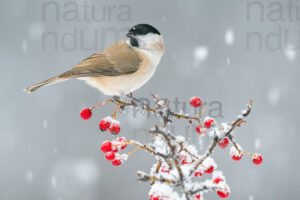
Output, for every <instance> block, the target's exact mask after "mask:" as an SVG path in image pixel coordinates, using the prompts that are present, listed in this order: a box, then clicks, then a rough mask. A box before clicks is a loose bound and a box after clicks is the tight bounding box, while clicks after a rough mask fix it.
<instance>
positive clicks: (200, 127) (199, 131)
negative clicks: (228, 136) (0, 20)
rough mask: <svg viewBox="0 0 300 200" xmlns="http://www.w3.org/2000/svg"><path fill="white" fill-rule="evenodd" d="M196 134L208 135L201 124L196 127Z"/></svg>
mask: <svg viewBox="0 0 300 200" xmlns="http://www.w3.org/2000/svg"><path fill="white" fill-rule="evenodd" d="M196 132H197V133H199V134H200V135H202V134H205V133H206V130H205V129H204V128H203V127H202V125H200V124H199V125H197V126H196Z"/></svg>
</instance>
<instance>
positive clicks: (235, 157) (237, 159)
mask: <svg viewBox="0 0 300 200" xmlns="http://www.w3.org/2000/svg"><path fill="white" fill-rule="evenodd" d="M242 157H243V154H232V155H231V158H232V159H233V160H235V161H239V160H241V159H242Z"/></svg>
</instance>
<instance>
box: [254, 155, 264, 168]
mask: <svg viewBox="0 0 300 200" xmlns="http://www.w3.org/2000/svg"><path fill="white" fill-rule="evenodd" d="M262 161H263V159H262V157H261V155H259V154H255V157H253V159H252V162H253V163H254V164H256V165H260V164H261V163H262Z"/></svg>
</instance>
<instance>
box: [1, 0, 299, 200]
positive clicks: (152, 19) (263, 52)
mask: <svg viewBox="0 0 300 200" xmlns="http://www.w3.org/2000/svg"><path fill="white" fill-rule="evenodd" d="M43 2H47V1H37V0H35V1H34V0H30V1H16V0H6V1H1V6H0V16H1V17H0V22H1V27H2V28H1V31H0V35H1V38H0V41H1V45H0V55H1V73H0V83H1V86H0V92H1V93H0V94H1V104H0V110H1V115H0V124H1V125H0V199H1V200H19V199H23V200H27V199H28V200H29V199H30V200H41V199H51V200H52V199H55V200H69V199H72V200H96V199H110V200H115V199H147V198H148V197H147V193H148V191H149V185H148V184H147V183H138V182H137V181H136V176H135V172H136V171H137V170H144V171H146V172H147V171H148V170H149V169H150V167H151V165H152V163H153V158H152V157H151V156H149V155H147V154H146V153H144V152H143V151H140V152H138V153H136V154H134V156H132V157H131V158H130V159H129V160H128V161H127V162H126V163H125V164H124V165H122V166H121V167H118V168H115V167H112V166H111V164H110V163H109V162H107V161H106V160H105V159H104V158H103V154H102V153H101V152H100V150H99V148H100V145H101V143H102V141H103V140H105V139H112V138H113V137H111V136H109V135H108V134H100V133H99V130H98V122H99V121H100V119H101V118H102V117H104V116H107V115H110V114H111V113H112V112H113V106H111V105H106V106H104V107H103V108H101V109H99V110H98V111H97V112H95V113H94V117H93V118H92V119H91V120H89V121H83V120H81V119H80V117H79V112H80V110H81V108H83V107H86V106H92V105H95V104H97V103H99V102H101V101H102V100H104V99H106V98H107V97H105V96H103V95H102V94H100V93H99V92H98V91H97V90H95V89H93V88H90V87H88V86H87V85H85V84H84V83H83V82H81V81H76V80H74V81H68V82H65V83H62V84H57V85H54V86H49V87H46V88H43V89H41V90H39V91H38V92H36V93H34V94H32V95H28V94H26V93H24V92H22V89H23V88H25V87H27V86H29V85H31V84H33V83H35V82H37V81H40V80H44V79H46V78H48V77H50V76H53V75H57V74H59V73H61V72H64V71H66V70H67V69H69V68H71V67H72V66H74V65H75V64H76V63H78V62H79V61H80V60H82V59H84V58H86V57H87V56H89V55H90V54H92V53H94V52H95V51H97V50H101V49H102V48H104V47H107V46H109V44H112V43H113V42H115V41H116V39H115V38H114V37H111V36H109V34H108V36H105V40H104V41H105V44H103V42H101V43H100V42H98V45H99V46H98V48H97V49H90V50H87V49H83V48H79V47H77V48H75V49H74V50H69V51H68V50H66V49H63V48H59V49H54V48H53V46H51V45H50V44H51V42H50V43H49V44H48V46H46V47H45V48H43V45H42V42H43V38H42V35H43V33H47V32H54V33H55V34H56V35H57V36H58V37H60V38H61V37H62V35H63V34H65V33H67V32H72V31H73V30H74V27H77V28H78V29H82V30H83V31H84V33H85V35H84V37H83V39H78V38H77V39H76V42H77V43H79V42H84V43H86V44H93V43H94V40H93V38H92V36H93V35H92V34H93V31H95V30H100V29H101V28H105V29H107V28H111V27H114V28H117V29H119V28H120V27H130V26H132V25H135V24H137V23H141V22H146V23H149V24H152V25H154V26H155V27H157V28H158V29H159V30H160V31H161V32H162V34H163V36H164V40H165V45H166V54H165V56H164V57H163V59H162V61H161V63H160V65H159V68H158V70H157V73H156V74H155V76H154V77H153V78H152V79H151V80H150V81H149V82H148V83H147V84H146V85H145V86H144V87H143V88H142V89H140V90H138V91H136V92H135V96H137V97H147V96H149V94H150V93H157V94H160V95H161V96H164V97H169V98H170V100H174V99H175V97H178V98H179V99H180V101H187V100H188V99H189V98H190V97H191V96H194V95H196V96H200V97H201V98H202V99H204V100H205V101H206V102H208V103H210V102H213V101H218V102H221V103H222V114H223V117H218V118H217V120H218V121H231V120H233V119H234V118H235V117H236V116H237V114H239V113H240V111H241V109H244V108H245V106H246V104H247V103H248V101H249V99H253V100H254V110H253V113H252V114H251V116H250V117H249V118H248V123H247V124H246V126H243V127H242V128H239V129H238V130H237V131H236V134H237V139H238V141H239V143H240V144H241V145H242V147H243V148H244V149H245V150H247V151H250V152H261V153H262V154H263V156H264V162H263V164H262V165H261V166H254V165H253V164H252V163H251V159H250V158H249V157H246V156H245V157H244V158H243V159H242V160H241V161H240V162H234V161H232V160H231V158H230V157H229V154H228V149H227V150H221V149H219V148H217V149H216V152H215V159H216V161H217V164H218V167H219V169H221V170H223V172H224V174H225V176H226V177H227V182H228V184H229V185H230V186H231V191H232V193H231V195H230V197H229V199H235V200H240V199H249V200H263V199H291V200H292V199H298V197H299V179H300V175H299V172H298V169H299V139H298V137H299V136H298V135H299V133H298V128H297V127H298V125H299V124H298V123H299V119H298V113H299V103H298V102H299V91H298V89H299V83H300V81H299V72H300V70H299V63H300V62H299V58H298V56H299V41H300V38H299V37H300V36H299V21H300V20H287V18H288V16H289V15H290V14H292V15H294V14H295V13H292V11H289V10H287V8H286V6H287V5H288V2H289V1H286V0H283V1H278V2H277V1H265V0H264V1H262V0H261V1H258V2H261V5H262V6H263V8H264V12H265V13H264V16H265V18H264V20H263V21H262V20H261V18H260V15H261V11H259V9H258V8H252V10H251V11H250V13H249V12H248V14H249V15H250V18H248V20H247V3H249V2H250V3H251V2H252V1H250V0H249V1H245V0H227V1H217V0H209V1H208V0H202V1H195V0H194V1H174V0H172V1H171V0H169V1H141V0H134V1H121V0H120V1H104V0H101V1H77V2H76V5H77V6H78V13H79V15H80V17H79V18H80V21H75V22H74V21H72V22H70V21H67V20H66V19H63V17H62V15H63V13H65V12H67V11H66V10H64V6H66V5H65V4H68V3H71V1H58V0H56V1H53V2H54V3H56V4H57V5H59V9H60V11H59V12H60V16H61V18H60V21H58V22H57V21H56V20H55V12H54V11H51V9H49V10H48V11H47V13H46V19H43V11H42V3H43ZM84 2H87V3H88V4H89V5H93V6H94V7H95V9H96V14H95V15H96V16H98V17H100V16H102V15H103V13H104V11H103V9H106V12H108V11H107V9H108V8H107V7H108V6H116V10H114V11H113V14H111V19H108V18H106V19H105V20H103V21H101V22H96V21H92V22H88V21H85V20H83V17H82V16H83V14H84V12H83V8H82V5H83V4H84ZM276 2H277V3H278V4H279V5H277V6H280V5H281V6H283V7H284V8H283V9H282V16H283V17H284V18H285V20H276V19H275V20H274V18H272V17H271V18H272V19H273V21H272V20H271V18H268V13H269V12H270V10H268V9H269V8H270V7H271V8H273V10H274V8H275V7H276V5H275V6H274V5H272V4H274V3H276ZM293 2H294V3H295V4H296V5H297V7H295V8H298V10H299V11H300V6H299V5H300V1H293ZM122 5H125V7H126V6H127V8H130V11H129V12H130V17H129V19H128V18H127V20H125V21H123V20H120V18H118V16H117V15H118V14H119V13H120V12H119V11H118V8H119V9H120V6H122ZM105 6H106V8H105ZM272 6H274V7H272ZM69 8H70V7H69ZM277 8H278V7H277ZM89 13H90V11H89ZM277 13H278V12H277ZM273 14H274V13H273ZM271 15H272V14H271ZM274 16H276V13H275V15H273V17H274ZM280 27H281V28H282V29H284V30H287V32H288V34H289V38H288V42H287V41H286V40H283V41H281V44H282V46H281V47H280V48H279V49H278V50H276V51H272V50H270V48H271V47H272V46H271V47H270V46H268V44H266V43H265V40H270V41H268V42H269V44H271V45H276V44H277V43H276V42H278V40H277V38H275V37H274V36H270V34H271V35H272V33H273V32H276V31H277V32H278V29H279V28H280ZM228 29H230V30H232V31H233V33H234V43H233V44H232V45H228V44H227V43H226V42H225V40H224V37H225V33H226V31H227V30H228ZM251 32H257V33H258V34H259V35H260V36H262V37H263V41H264V43H263V45H262V48H263V49H259V48H258V43H257V41H256V40H255V39H253V40H251V41H250V43H249V44H250V45H251V46H250V49H249V48H248V49H247V33H251ZM124 34H125V32H124ZM124 34H120V35H122V37H120V39H125V36H123V35H124ZM100 35H101V34H100ZM99 37H100V36H99ZM268 37H269V39H266V38H268ZM118 39H119V38H118ZM287 44H290V45H293V46H294V47H296V48H295V49H289V50H287V47H286V45H287ZM66 45H72V43H71V42H70V41H66ZM60 47H61V42H60ZM197 47H206V48H207V50H208V51H207V52H208V55H207V57H206V59H201V58H197V57H195V56H194V54H195V49H197ZM202 49H203V48H202ZM228 60H229V61H230V62H228ZM187 111H189V110H187ZM118 116H119V120H120V121H121V123H122V131H121V134H120V135H122V136H126V137H128V138H135V139H137V140H141V141H149V140H150V137H149V136H148V135H147V134H146V133H145V132H144V131H143V129H145V130H146V129H147V128H150V127H151V125H152V124H153V123H155V122H156V120H155V119H154V118H151V119H150V120H146V119H145V118H143V117H137V118H134V117H133V116H132V115H131V114H130V112H129V111H128V112H127V113H126V114H125V115H123V114H119V115H118ZM175 121H176V120H175ZM185 126H186V123H184V122H179V121H178V120H177V121H176V133H177V134H185V135H190V136H192V139H193V141H197V140H196V138H195V135H194V132H193V130H190V131H189V132H187V131H185ZM205 197H206V198H207V199H219V198H218V197H217V195H216V194H215V193H208V194H207V195H206V196H205Z"/></svg>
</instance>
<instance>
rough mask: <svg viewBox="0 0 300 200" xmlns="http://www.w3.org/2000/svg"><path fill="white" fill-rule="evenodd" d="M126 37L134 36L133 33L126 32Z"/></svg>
mask: <svg viewBox="0 0 300 200" xmlns="http://www.w3.org/2000/svg"><path fill="white" fill-rule="evenodd" d="M126 36H127V37H129V38H133V37H134V35H133V33H130V32H129V33H127V35H126Z"/></svg>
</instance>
